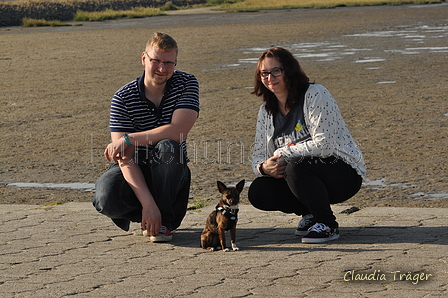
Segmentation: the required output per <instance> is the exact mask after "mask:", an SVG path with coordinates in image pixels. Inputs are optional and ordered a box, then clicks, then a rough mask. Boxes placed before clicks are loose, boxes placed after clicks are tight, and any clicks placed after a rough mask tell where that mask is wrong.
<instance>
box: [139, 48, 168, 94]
mask: <svg viewBox="0 0 448 298" xmlns="http://www.w3.org/2000/svg"><path fill="white" fill-rule="evenodd" d="M176 61H177V53H176V50H171V51H169V52H162V51H160V50H159V49H158V48H155V47H148V48H147V49H146V51H145V52H143V53H142V64H143V65H144V66H145V85H147V84H149V85H153V86H157V85H163V84H165V83H166V81H168V79H169V78H171V76H172V75H173V72H174V67H175V64H176Z"/></svg>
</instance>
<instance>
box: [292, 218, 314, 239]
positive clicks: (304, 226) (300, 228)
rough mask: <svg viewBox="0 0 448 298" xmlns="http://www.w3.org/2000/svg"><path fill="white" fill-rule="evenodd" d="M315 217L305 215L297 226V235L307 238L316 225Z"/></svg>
mask: <svg viewBox="0 0 448 298" xmlns="http://www.w3.org/2000/svg"><path fill="white" fill-rule="evenodd" d="M313 218H314V216H313V215H312V214H305V215H303V216H302V219H301V220H300V221H299V224H298V225H297V230H296V233H295V234H296V235H297V236H305V235H306V234H308V230H309V229H310V228H311V227H312V226H313V225H314V224H315V223H316V222H315V221H314V220H313Z"/></svg>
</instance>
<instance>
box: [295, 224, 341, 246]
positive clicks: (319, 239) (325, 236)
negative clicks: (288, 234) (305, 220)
mask: <svg viewBox="0 0 448 298" xmlns="http://www.w3.org/2000/svg"><path fill="white" fill-rule="evenodd" d="M338 238H339V229H338V228H334V229H332V228H330V227H329V226H327V225H325V224H323V223H316V224H314V225H313V226H312V227H311V228H310V229H309V230H308V234H307V235H306V236H305V237H303V238H302V243H323V242H327V241H330V240H335V239H338Z"/></svg>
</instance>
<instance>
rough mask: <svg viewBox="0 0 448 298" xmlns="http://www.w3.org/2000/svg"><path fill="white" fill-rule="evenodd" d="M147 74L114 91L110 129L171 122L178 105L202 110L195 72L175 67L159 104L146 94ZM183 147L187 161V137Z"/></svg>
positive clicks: (140, 128) (144, 127)
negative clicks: (149, 98) (156, 104)
mask: <svg viewBox="0 0 448 298" xmlns="http://www.w3.org/2000/svg"><path fill="white" fill-rule="evenodd" d="M144 77H145V73H143V75H142V76H141V77H139V78H137V79H135V80H134V81H132V82H130V83H128V84H126V85H124V86H123V87H121V88H120V89H119V90H118V91H117V92H115V94H114V96H113V98H112V102H111V106H110V121H109V127H110V131H111V132H129V133H132V132H140V131H146V130H151V129H154V128H156V127H159V126H162V125H166V124H169V123H171V116H172V115H173V112H174V111H175V110H176V109H192V110H195V111H197V112H199V83H198V81H197V79H196V77H195V76H194V75H192V74H188V73H185V72H182V71H179V70H175V71H174V73H173V76H172V77H171V78H170V79H169V80H168V81H167V82H166V88H165V94H164V95H163V98H162V101H161V103H160V106H159V107H158V108H157V107H156V106H155V105H154V104H153V103H152V102H151V101H150V100H148V99H147V98H146V96H145V92H144V90H145V88H144ZM181 147H182V149H183V152H184V156H185V158H186V161H187V162H188V161H189V159H188V156H187V146H186V142H185V141H183V142H182V143H181Z"/></svg>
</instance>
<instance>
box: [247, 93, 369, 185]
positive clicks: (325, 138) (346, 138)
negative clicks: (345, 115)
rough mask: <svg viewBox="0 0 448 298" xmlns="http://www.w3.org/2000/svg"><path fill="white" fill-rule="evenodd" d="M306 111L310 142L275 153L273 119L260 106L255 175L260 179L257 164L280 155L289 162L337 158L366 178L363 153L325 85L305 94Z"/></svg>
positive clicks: (287, 147)
mask: <svg viewBox="0 0 448 298" xmlns="http://www.w3.org/2000/svg"><path fill="white" fill-rule="evenodd" d="M303 111H304V117H305V124H306V126H307V127H308V130H309V132H310V134H311V139H310V140H306V141H304V142H301V143H297V144H295V145H292V146H285V147H281V148H278V149H276V148H275V146H274V141H273V134H274V122H273V121H274V119H273V116H272V115H269V114H268V113H267V112H266V109H265V104H262V105H261V107H260V110H259V112H258V120H257V128H256V133H255V144H254V152H253V154H252V169H253V171H254V173H255V174H256V175H257V176H261V174H260V173H259V171H258V164H260V163H262V162H264V161H266V160H267V159H268V158H269V157H271V156H273V155H277V154H282V155H283V156H284V157H285V159H286V160H289V159H291V158H294V157H310V156H316V157H322V158H326V157H331V156H335V157H339V158H341V159H342V160H343V161H344V162H346V163H347V164H349V165H350V166H351V167H353V168H354V169H355V170H356V172H357V173H358V174H359V175H360V176H361V177H363V178H365V175H366V166H365V163H364V158H363V156H362V153H361V150H360V149H359V147H358V145H357V144H356V143H355V141H354V139H353V137H352V136H351V134H350V132H349V130H348V128H347V125H346V124H345V122H344V119H342V115H341V112H340V110H339V107H338V105H337V103H336V101H335V99H334V98H333V96H332V95H331V94H330V92H329V91H328V90H327V89H326V88H325V87H324V86H322V85H318V84H311V85H310V86H309V88H308V90H307V91H306V93H305V102H304V105H303Z"/></svg>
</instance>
